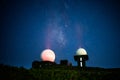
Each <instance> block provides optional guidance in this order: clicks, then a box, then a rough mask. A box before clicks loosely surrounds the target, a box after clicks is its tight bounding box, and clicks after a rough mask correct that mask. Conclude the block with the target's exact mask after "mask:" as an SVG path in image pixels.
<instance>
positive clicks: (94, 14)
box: [0, 0, 120, 68]
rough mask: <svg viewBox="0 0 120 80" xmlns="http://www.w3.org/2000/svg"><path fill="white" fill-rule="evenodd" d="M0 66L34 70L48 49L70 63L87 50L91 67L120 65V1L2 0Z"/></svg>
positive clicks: (119, 66)
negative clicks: (33, 64)
mask: <svg viewBox="0 0 120 80" xmlns="http://www.w3.org/2000/svg"><path fill="white" fill-rule="evenodd" d="M0 3H2V4H1V7H0V64H7V65H12V66H18V67H19V66H23V67H25V68H31V65H32V62H33V61H34V60H38V61H41V59H40V54H41V52H42V51H43V50H44V49H46V48H50V49H52V50H53V51H54V52H55V55H56V59H55V62H56V63H58V64H59V63H60V60H62V59H67V60H68V61H69V62H70V63H72V65H77V63H76V62H75V61H74V57H73V56H74V55H75V54H76V50H77V49H78V48H80V47H82V48H85V49H86V51H87V53H88V56H89V60H88V61H87V63H86V64H87V66H89V67H103V68H120V58H119V57H120V3H119V2H118V1H117V0H1V2H0Z"/></svg>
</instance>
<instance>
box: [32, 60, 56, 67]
mask: <svg viewBox="0 0 120 80" xmlns="http://www.w3.org/2000/svg"><path fill="white" fill-rule="evenodd" d="M54 65H56V63H55V62H50V61H33V62H32V68H45V67H51V66H54Z"/></svg>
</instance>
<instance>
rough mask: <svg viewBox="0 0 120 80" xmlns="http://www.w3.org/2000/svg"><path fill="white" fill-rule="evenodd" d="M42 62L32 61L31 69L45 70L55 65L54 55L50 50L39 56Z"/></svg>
mask: <svg viewBox="0 0 120 80" xmlns="http://www.w3.org/2000/svg"><path fill="white" fill-rule="evenodd" d="M40 58H41V59H42V61H33V63H32V67H33V68H45V67H49V66H53V65H56V63H55V53H54V51H53V50H51V49H45V50H43V51H42V53H41V54H40Z"/></svg>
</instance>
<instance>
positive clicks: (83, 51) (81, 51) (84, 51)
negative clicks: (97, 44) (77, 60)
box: [76, 48, 87, 55]
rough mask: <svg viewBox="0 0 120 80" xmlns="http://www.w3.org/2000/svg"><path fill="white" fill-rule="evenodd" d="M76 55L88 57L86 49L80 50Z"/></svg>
mask: <svg viewBox="0 0 120 80" xmlns="http://www.w3.org/2000/svg"><path fill="white" fill-rule="evenodd" d="M76 55H87V52H86V50H85V49H84V48H79V49H78V50H77V51H76Z"/></svg>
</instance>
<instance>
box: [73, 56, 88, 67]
mask: <svg viewBox="0 0 120 80" xmlns="http://www.w3.org/2000/svg"><path fill="white" fill-rule="evenodd" d="M74 60H75V61H77V64H78V67H86V63H85V61H86V60H88V55H75V56H74Z"/></svg>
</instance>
